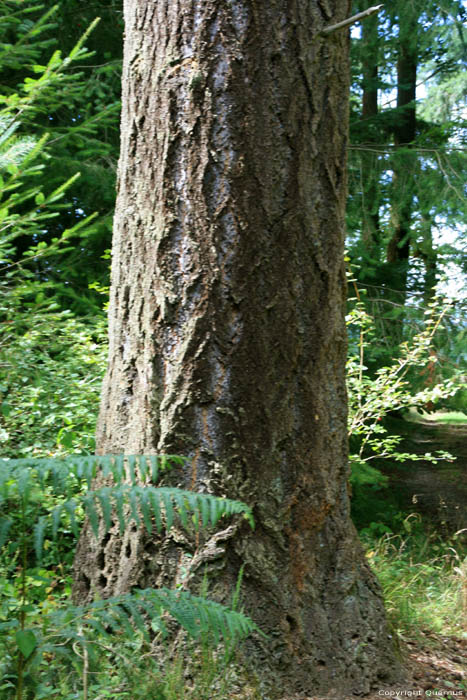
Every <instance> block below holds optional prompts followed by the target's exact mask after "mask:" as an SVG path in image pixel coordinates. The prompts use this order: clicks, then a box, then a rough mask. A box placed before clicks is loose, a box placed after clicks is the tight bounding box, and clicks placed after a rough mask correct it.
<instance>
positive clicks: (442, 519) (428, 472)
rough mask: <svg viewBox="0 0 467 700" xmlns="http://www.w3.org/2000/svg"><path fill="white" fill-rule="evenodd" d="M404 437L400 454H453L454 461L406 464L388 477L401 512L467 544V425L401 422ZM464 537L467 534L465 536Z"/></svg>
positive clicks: (400, 429)
mask: <svg viewBox="0 0 467 700" xmlns="http://www.w3.org/2000/svg"><path fill="white" fill-rule="evenodd" d="M394 432H397V433H399V434H402V435H405V439H404V442H403V443H402V444H401V451H407V452H413V453H418V454H425V453H427V452H431V453H433V454H435V453H436V452H437V450H443V451H446V452H450V453H451V455H452V456H453V457H455V459H454V460H442V461H440V462H436V463H433V462H429V461H425V460H421V461H415V462H406V463H404V464H403V465H402V466H401V467H399V468H398V469H397V471H394V470H392V471H391V473H390V474H388V476H389V479H390V488H391V489H392V490H393V491H394V493H395V494H396V497H398V500H399V503H400V507H401V510H403V511H405V512H407V513H410V512H418V513H420V514H421V515H422V516H423V518H424V520H426V521H431V522H432V524H433V525H434V526H435V528H436V529H437V530H438V531H439V532H441V533H443V534H444V535H446V536H450V535H453V534H454V533H456V532H457V533H459V531H461V530H464V533H459V534H460V535H461V541H466V542H467V424H465V423H461V424H450V425H446V424H443V423H433V422H428V421H427V422H419V423H415V424H414V423H408V422H406V421H398V424H397V429H396V430H395V431H394ZM462 535H464V536H463V537H462Z"/></svg>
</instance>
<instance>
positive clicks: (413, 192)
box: [348, 0, 465, 344]
mask: <svg viewBox="0 0 467 700" xmlns="http://www.w3.org/2000/svg"><path fill="white" fill-rule="evenodd" d="M365 6H366V5H365ZM359 9H360V7H359ZM362 9H363V7H362ZM464 15H465V8H463V6H462V3H459V2H457V1H456V0H449V1H447V2H445V3H438V2H433V3H428V4H427V3H421V2H411V3H403V2H398V0H392V2H390V3H386V4H385V6H384V9H383V10H382V11H380V12H379V13H378V14H377V15H373V16H372V17H371V18H369V19H368V20H366V21H365V23H364V24H363V26H362V31H361V36H360V37H359V38H358V37H355V38H354V42H353V71H354V93H353V99H352V115H351V141H352V147H351V148H352V150H351V154H352V155H351V160H350V192H351V197H350V201H349V210H348V213H349V225H350V237H351V238H350V253H351V257H352V259H353V261H354V262H356V263H358V264H359V265H360V266H361V269H360V273H359V281H360V284H363V285H366V286H368V285H369V287H368V288H369V290H370V295H369V296H371V298H373V299H375V300H377V299H379V300H380V303H379V305H378V310H377V311H376V316H377V317H378V318H379V322H380V324H381V326H380V327H381V332H382V335H392V336H393V344H394V343H397V342H399V341H401V340H402V339H404V337H406V336H407V333H408V332H410V325H408V324H404V323H402V319H403V317H404V316H405V313H404V305H406V303H407V302H409V304H412V303H413V302H412V301H411V299H413V298H414V297H413V295H414V294H415V295H416V296H415V299H417V296H418V299H419V302H418V303H420V302H422V303H424V304H425V305H426V304H428V303H429V301H430V300H431V299H432V297H433V294H434V291H435V287H436V284H437V282H438V279H439V277H440V275H441V274H442V273H443V270H444V269H446V267H445V266H446V265H447V264H450V263H451V262H452V260H453V258H454V257H456V255H457V258H458V259H459V250H457V252H455V249H453V248H452V247H449V246H447V245H446V244H442V243H438V242H437V240H436V239H437V238H438V237H439V232H440V231H442V230H443V229H445V228H449V229H450V230H456V229H458V230H459V229H460V228H461V227H462V225H463V221H465V198H464V197H463V191H462V190H463V182H464V180H465V175H464V173H465V154H464V152H463V151H462V137H461V136H460V131H461V127H462V123H460V122H459V116H460V115H459V107H460V104H462V100H465V92H464V93H463V92H462V87H461V85H462V84H463V85H464V90H465V79H464V78H463V77H462V76H465V70H464V64H465V42H464V38H463V28H462V20H463V18H464ZM445 81H448V84H449V85H450V86H452V89H451V90H450V93H448V94H450V96H449V98H448V99H447V100H443V99H442V98H441V97H440V98H439V99H438V100H436V99H435V100H434V99H433V98H434V96H435V95H436V94H439V95H440V94H441V93H440V92H439V89H440V88H439V86H441V85H444V84H445ZM425 83H426V85H427V86H428V94H429V96H430V97H429V99H425V100H424V99H423V98H420V97H419V98H418V99H417V95H416V89H417V86H421V85H423V84H425ZM437 91H438V93H437ZM443 102H444V108H443V109H440V105H441V104H443ZM436 104H437V105H438V107H437V108H434V105H436ZM431 105H433V106H431ZM447 105H449V107H447ZM461 122H462V120H461ZM405 311H407V309H405ZM395 316H396V317H399V323H395V322H394V317H395ZM391 319H392V320H391Z"/></svg>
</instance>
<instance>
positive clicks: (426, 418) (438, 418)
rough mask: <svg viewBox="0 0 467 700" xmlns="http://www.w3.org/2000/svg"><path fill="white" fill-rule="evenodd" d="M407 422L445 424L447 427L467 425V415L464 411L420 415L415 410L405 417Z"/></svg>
mask: <svg viewBox="0 0 467 700" xmlns="http://www.w3.org/2000/svg"><path fill="white" fill-rule="evenodd" d="M405 418H406V420H408V421H411V422H414V423H419V422H422V423H443V424H445V425H453V424H454V425H463V424H466V425H467V415H466V414H465V413H463V412H462V411H435V412H434V413H419V411H417V410H416V409H414V408H411V409H409V411H408V413H407V414H406V415H405Z"/></svg>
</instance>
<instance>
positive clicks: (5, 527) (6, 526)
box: [0, 516, 13, 549]
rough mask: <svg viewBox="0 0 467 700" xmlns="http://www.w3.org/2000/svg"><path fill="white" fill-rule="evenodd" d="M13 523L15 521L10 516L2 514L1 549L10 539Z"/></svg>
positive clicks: (0, 525)
mask: <svg viewBox="0 0 467 700" xmlns="http://www.w3.org/2000/svg"><path fill="white" fill-rule="evenodd" d="M12 523H13V521H12V520H11V519H10V518H5V517H2V516H0V549H1V548H2V547H3V545H4V544H5V542H6V541H7V539H8V532H9V531H10V528H11V526H12Z"/></svg>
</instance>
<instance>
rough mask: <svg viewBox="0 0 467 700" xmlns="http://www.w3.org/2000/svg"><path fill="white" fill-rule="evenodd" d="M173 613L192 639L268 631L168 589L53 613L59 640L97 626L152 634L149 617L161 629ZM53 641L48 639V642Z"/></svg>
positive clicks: (240, 616) (239, 636)
mask: <svg viewBox="0 0 467 700" xmlns="http://www.w3.org/2000/svg"><path fill="white" fill-rule="evenodd" d="M167 615H169V616H170V617H171V618H172V619H173V620H175V621H176V622H177V623H178V624H179V625H180V627H181V628H182V629H184V630H185V631H186V632H187V633H188V634H189V635H190V636H191V637H192V638H194V639H200V638H202V637H205V636H207V635H212V637H213V639H214V641H215V643H216V644H218V643H219V642H220V640H221V639H223V640H224V641H236V642H237V641H239V640H241V639H244V638H245V637H247V636H248V635H250V634H252V633H253V632H256V633H259V634H261V635H263V636H265V635H264V633H263V632H261V630H260V629H259V628H258V627H257V625H255V623H254V622H253V621H252V620H250V618H248V617H247V616H246V615H243V614H242V613H240V612H237V611H235V610H230V609H229V608H227V607H225V606H224V605H221V604H220V603H215V602H213V601H211V600H207V599H206V598H201V597H198V596H194V595H191V594H190V593H189V592H187V591H174V590H170V589H167V588H161V589H153V588H147V589H144V590H135V591H133V593H131V594H130V593H128V594H125V595H120V596H115V597H113V598H107V599H106V600H98V601H96V602H94V603H90V604H89V605H83V606H73V605H69V606H67V607H66V608H65V609H62V610H58V611H54V612H53V613H51V614H50V622H51V623H52V625H53V628H54V632H53V637H54V638H55V640H56V642H55V643H61V644H62V643H64V642H66V641H67V640H75V639H78V638H79V636H80V635H79V633H78V630H81V635H82V637H81V638H83V637H85V636H86V628H91V629H94V630H95V631H96V632H97V633H98V634H100V635H102V636H103V637H107V636H109V634H112V633H115V632H117V631H119V630H121V629H122V628H123V629H124V630H125V631H126V632H127V634H128V635H129V636H130V637H131V635H132V634H133V630H134V629H137V630H139V631H140V632H141V633H142V634H143V635H144V636H146V637H148V626H147V623H146V620H145V618H147V617H148V618H150V619H151V620H152V621H155V622H156V623H157V628H158V629H161V630H166V625H165V623H164V620H163V617H164V616H167ZM47 642H50V637H49V638H44V643H47Z"/></svg>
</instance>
